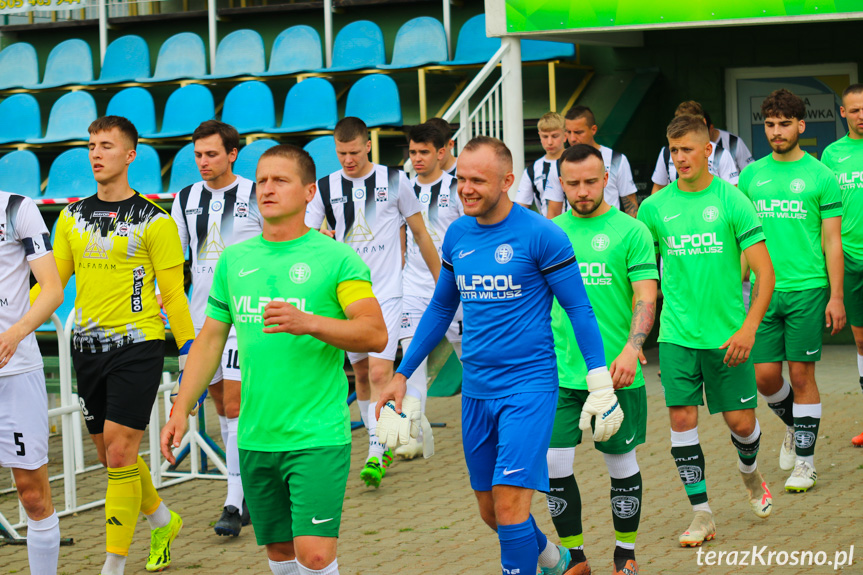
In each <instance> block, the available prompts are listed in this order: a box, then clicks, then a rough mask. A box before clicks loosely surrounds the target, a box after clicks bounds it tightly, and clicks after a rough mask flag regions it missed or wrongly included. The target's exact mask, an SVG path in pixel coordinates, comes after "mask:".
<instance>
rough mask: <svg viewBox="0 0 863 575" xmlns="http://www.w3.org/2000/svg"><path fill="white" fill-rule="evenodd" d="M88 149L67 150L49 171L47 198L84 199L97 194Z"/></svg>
mask: <svg viewBox="0 0 863 575" xmlns="http://www.w3.org/2000/svg"><path fill="white" fill-rule="evenodd" d="M88 155H89V153H88V151H87V148H72V149H71V150H66V151H65V152H63V153H62V154H60V155H59V156H57V159H56V160H54V163H53V164H51V169H50V170H48V187H47V188H45V195H44V196H43V197H45V198H84V197H87V196H92V195H93V194H95V193H96V180H94V179H93V170H92V169H91V168H90V159H89V158H88Z"/></svg>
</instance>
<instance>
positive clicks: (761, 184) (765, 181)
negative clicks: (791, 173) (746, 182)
mask: <svg viewBox="0 0 863 575" xmlns="http://www.w3.org/2000/svg"><path fill="white" fill-rule="evenodd" d="M772 181H773V180H764V181H763V182H757V183H756V184H755V187H756V188H760V187H761V186H763V185H765V184H769V183H770V182H772Z"/></svg>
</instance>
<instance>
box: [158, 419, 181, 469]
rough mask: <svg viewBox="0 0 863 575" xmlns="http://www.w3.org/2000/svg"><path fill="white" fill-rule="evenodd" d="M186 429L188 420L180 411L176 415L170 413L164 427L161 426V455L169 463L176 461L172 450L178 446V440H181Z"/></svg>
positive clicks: (172, 463)
mask: <svg viewBox="0 0 863 575" xmlns="http://www.w3.org/2000/svg"><path fill="white" fill-rule="evenodd" d="M187 429H188V420H187V419H186V416H185V415H182V414H180V413H177V414H176V415H173V414H172V415H171V418H170V419H168V423H166V424H165V427H163V428H162V435H161V438H160V441H159V445H160V446H161V449H162V456H163V457H164V458H165V459H167V460H168V461H169V462H170V463H171V465H174V464H175V463H177V460H176V459H175V458H174V452H173V451H172V450H173V449H175V448H177V447H180V441H182V439H183V436H184V435H186V430H187Z"/></svg>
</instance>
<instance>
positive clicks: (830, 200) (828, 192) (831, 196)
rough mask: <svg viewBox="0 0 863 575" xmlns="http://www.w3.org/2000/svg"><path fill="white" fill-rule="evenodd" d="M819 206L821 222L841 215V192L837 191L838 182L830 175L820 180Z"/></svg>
mask: <svg viewBox="0 0 863 575" xmlns="http://www.w3.org/2000/svg"><path fill="white" fill-rule="evenodd" d="M819 204H820V207H821V219H822V220H826V219H828V218H837V217H839V216H841V215H842V190H840V189H839V182H838V181H837V180H836V176H834V175H833V174H832V173H831V174H829V176H828V175H825V176H824V177H823V178H822V184H821V198H820V200H819Z"/></svg>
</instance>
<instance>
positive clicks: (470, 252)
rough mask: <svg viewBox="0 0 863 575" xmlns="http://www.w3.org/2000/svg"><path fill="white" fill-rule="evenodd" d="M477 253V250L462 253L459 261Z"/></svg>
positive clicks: (459, 255) (459, 254)
mask: <svg viewBox="0 0 863 575" xmlns="http://www.w3.org/2000/svg"><path fill="white" fill-rule="evenodd" d="M475 251H476V250H471V251H469V252H464V251H460V252H459V253H458V259H462V258H466V257H467V256H469V255H470V254H472V253H473V252H475Z"/></svg>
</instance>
